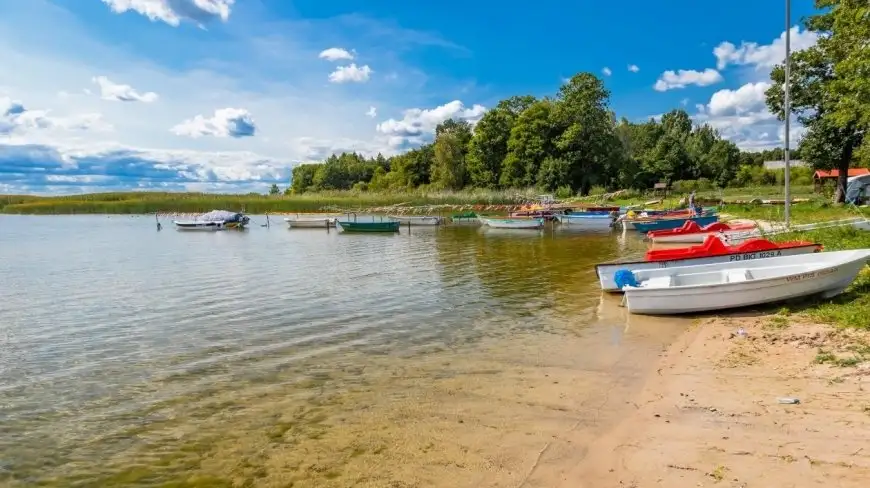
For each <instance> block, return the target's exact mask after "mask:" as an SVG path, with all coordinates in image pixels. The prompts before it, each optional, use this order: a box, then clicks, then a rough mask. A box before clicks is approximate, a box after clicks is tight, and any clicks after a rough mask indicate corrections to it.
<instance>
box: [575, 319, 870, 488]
mask: <svg viewBox="0 0 870 488" xmlns="http://www.w3.org/2000/svg"><path fill="white" fill-rule="evenodd" d="M740 328H743V329H744V330H745V332H746V335H745V336H744V335H741V334H739V333H738V330H739V329H740ZM868 344H870V333H868V332H866V331H859V330H853V329H842V328H836V327H834V326H829V325H819V324H813V323H809V322H805V321H802V320H800V319H798V318H797V316H793V317H784V316H781V315H761V316H754V317H740V316H730V317H717V318H711V319H705V320H703V321H701V323H700V324H698V325H696V326H692V327H691V328H690V329H689V330H687V331H686V332H684V333H683V334H682V335H681V336H680V337H679V338H678V339H677V340H675V341H674V343H673V344H672V345H671V347H670V348H669V349H668V350H667V352H666V353H664V354H663V355H662V358H661V360H660V363H659V365H658V367H657V369H656V370H654V371H652V372H651V376H650V378H649V380H648V382H647V384H646V385H645V386H644V388H643V390H642V393H640V394H639V395H638V396H637V397H636V398H633V399H631V400H630V401H628V402H627V403H631V404H633V408H634V411H633V413H631V414H629V415H628V416H627V417H625V418H624V419H622V421H620V422H619V423H618V424H617V425H616V426H615V427H614V428H613V429H612V430H610V431H608V432H607V433H605V434H604V435H602V436H601V437H599V438H598V439H597V440H595V441H594V442H593V443H591V444H590V449H589V454H588V455H587V456H586V457H585V458H584V459H583V460H582V461H581V462H580V463H579V464H577V465H576V466H575V468H574V469H573V470H571V471H570V472H569V473H567V475H566V476H564V477H563V479H562V484H561V486H563V487H565V488H568V487H572V488H577V487H578V486H579V487H589V488H592V487H603V486H614V487H616V486H618V487H635V488H644V487H647V486H667V487H683V486H686V487H689V486H691V487H694V486H728V487H752V486H759V487H766V486H776V487H780V488H786V487H804V486H816V485H818V486H822V485H830V484H831V483H832V482H833V486H838V487H853V486H854V487H856V488H857V487H863V486H866V483H867V481H866V480H867V479H870V448H868V447H867V446H866V439H867V438H870V397H868V396H867V394H866V393H865V392H866V391H867V390H868V389H870V345H868ZM786 397H792V398H797V399H799V401H800V403H797V404H782V403H780V402H779V399H780V398H786ZM578 483H579V484H578Z"/></svg>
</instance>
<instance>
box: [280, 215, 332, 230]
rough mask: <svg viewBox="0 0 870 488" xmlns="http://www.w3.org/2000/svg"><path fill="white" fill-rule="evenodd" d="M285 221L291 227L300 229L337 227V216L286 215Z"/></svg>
mask: <svg viewBox="0 0 870 488" xmlns="http://www.w3.org/2000/svg"><path fill="white" fill-rule="evenodd" d="M284 222H287V225H288V226H289V227H290V228H291V229H294V228H300V229H313V228H320V229H325V228H327V227H335V217H286V218H285V219H284Z"/></svg>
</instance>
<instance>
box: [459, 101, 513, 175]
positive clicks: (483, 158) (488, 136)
mask: <svg viewBox="0 0 870 488" xmlns="http://www.w3.org/2000/svg"><path fill="white" fill-rule="evenodd" d="M514 118H515V115H514V114H513V113H512V112H511V111H510V110H508V109H504V108H499V107H496V108H495V109H493V110H490V111H489V112H487V113H486V114H484V116H483V118H482V119H480V122H478V123H477V125H476V126H475V128H474V135H473V136H472V138H471V142H469V144H468V158H467V166H468V173H469V178H470V180H471V184H472V185H474V186H476V187H481V188H495V187H496V186H498V182H499V177H500V176H501V166H502V163H503V162H504V159H505V157H507V153H508V139H510V134H511V127H512V126H513V122H514Z"/></svg>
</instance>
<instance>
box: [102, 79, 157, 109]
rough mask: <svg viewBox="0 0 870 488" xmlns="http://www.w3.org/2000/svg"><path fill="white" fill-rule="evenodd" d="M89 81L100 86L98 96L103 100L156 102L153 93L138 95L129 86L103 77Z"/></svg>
mask: <svg viewBox="0 0 870 488" xmlns="http://www.w3.org/2000/svg"><path fill="white" fill-rule="evenodd" d="M91 81H93V82H94V83H96V84H97V85H99V86H100V95H101V96H102V98H103V100H111V101H115V102H144V103H151V102H153V101H155V100H157V94H156V93H154V92H145V93H139V92H137V91H136V90H135V89H133V87H132V86H130V85H123V84H120V83H113V82H112V80H110V79H108V78H106V77H105V76H96V77H94V78H93V79H92V80H91Z"/></svg>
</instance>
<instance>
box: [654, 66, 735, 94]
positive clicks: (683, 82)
mask: <svg viewBox="0 0 870 488" xmlns="http://www.w3.org/2000/svg"><path fill="white" fill-rule="evenodd" d="M721 81H722V75H721V74H719V72H718V71H716V70H715V69H712V68H707V69H705V70H704V71H695V70H684V69H681V70H678V71H676V72H674V71H665V72H664V73H662V75H661V76H660V77H659V79H658V81H656V84H655V85H654V86H653V88H655V90H656V91H667V90H673V89H677V88H685V87H687V86H689V85H697V86H709V85H713V84H715V83H719V82H721Z"/></svg>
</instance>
